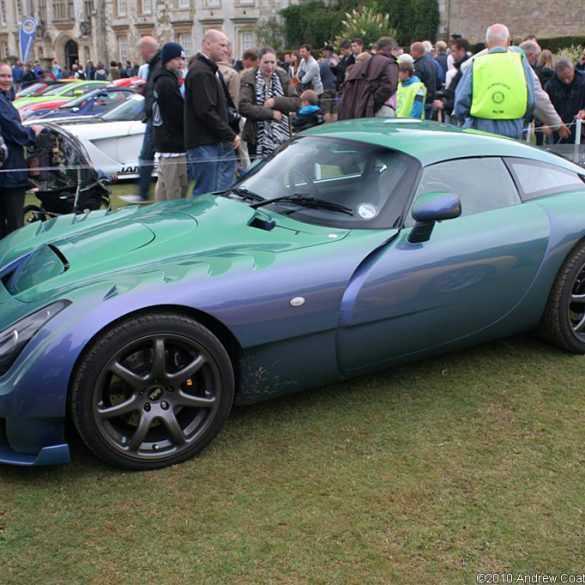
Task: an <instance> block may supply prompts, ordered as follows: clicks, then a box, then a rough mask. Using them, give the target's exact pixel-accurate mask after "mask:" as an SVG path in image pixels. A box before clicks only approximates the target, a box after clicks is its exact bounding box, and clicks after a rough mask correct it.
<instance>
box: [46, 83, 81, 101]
mask: <svg viewBox="0 0 585 585" xmlns="http://www.w3.org/2000/svg"><path fill="white" fill-rule="evenodd" d="M77 85H79V88H80V89H82V87H81V84H78V83H77V82H74V83H66V84H64V85H63V84H59V85H57V86H56V87H52V88H51V89H48V90H47V91H44V92H43V97H44V96H46V95H61V93H65V92H66V91H69V90H70V89H73V88H74V87H76V86H77Z"/></svg>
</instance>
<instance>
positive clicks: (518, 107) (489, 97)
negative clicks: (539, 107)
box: [470, 51, 528, 120]
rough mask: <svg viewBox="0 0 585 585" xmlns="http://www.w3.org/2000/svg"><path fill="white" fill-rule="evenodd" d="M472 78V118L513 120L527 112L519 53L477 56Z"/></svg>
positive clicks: (525, 89) (524, 80)
mask: <svg viewBox="0 0 585 585" xmlns="http://www.w3.org/2000/svg"><path fill="white" fill-rule="evenodd" d="M472 81H473V87H472V94H471V96H472V97H471V111H470V114H471V116H473V117H474V118H484V119H486V120H516V119H517V118H522V117H523V116H524V114H526V109H527V104H528V87H527V85H526V78H525V77H524V68H523V66H522V55H521V54H520V53H517V52H515V51H506V52H505V53H488V54H487V55H482V56H481V57H476V58H475V59H474V60H473V80H472Z"/></svg>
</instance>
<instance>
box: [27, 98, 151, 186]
mask: <svg viewBox="0 0 585 585" xmlns="http://www.w3.org/2000/svg"><path fill="white" fill-rule="evenodd" d="M143 116H144V98H143V97H142V96H141V95H139V94H136V95H134V96H132V97H131V98H130V99H129V100H127V101H126V102H124V103H123V104H121V105H120V106H118V107H117V108H115V109H113V110H111V111H109V112H107V113H106V114H104V115H103V116H99V117H95V118H88V117H84V118H62V119H59V118H52V119H50V120H47V121H46V122H45V121H43V120H42V119H41V120H35V121H34V122H31V124H32V123H34V124H53V125H57V126H59V127H60V128H61V129H62V130H65V131H66V132H67V133H70V134H72V135H73V136H74V137H76V138H77V139H78V140H79V141H80V142H81V143H82V144H83V146H84V147H85V149H86V150H87V154H88V155H89V158H90V160H91V162H92V163H93V165H94V166H95V168H96V169H97V170H101V171H103V172H104V173H105V174H106V175H117V177H118V179H134V178H136V177H138V166H139V165H138V155H139V154H140V149H141V147H142V140H143V138H144V130H145V128H146V124H144V123H143V122H142V119H143ZM155 167H156V163H155Z"/></svg>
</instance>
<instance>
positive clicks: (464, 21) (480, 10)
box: [439, 0, 585, 43]
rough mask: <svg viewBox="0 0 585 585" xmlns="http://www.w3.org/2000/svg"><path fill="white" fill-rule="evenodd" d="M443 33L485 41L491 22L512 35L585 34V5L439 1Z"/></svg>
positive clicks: (570, 0)
mask: <svg viewBox="0 0 585 585" xmlns="http://www.w3.org/2000/svg"><path fill="white" fill-rule="evenodd" d="M439 10H440V12H441V26H440V31H439V32H440V33H441V34H442V35H446V36H448V34H451V33H459V34H462V35H463V36H464V37H465V38H467V39H469V40H470V41H471V42H473V43H477V42H482V41H483V40H484V38H485V31H486V29H487V27H488V26H490V24H494V23H495V22H501V23H503V24H505V25H507V26H508V28H509V29H510V33H511V34H512V37H513V38H515V39H516V38H525V37H526V36H527V35H530V34H534V35H536V37H537V38H542V39H550V38H555V37H566V36H584V35H585V4H584V3H583V0H563V2H560V1H556V2H555V1H551V0H531V1H530V2H526V1H523V2H518V1H516V2H511V1H509V2H502V1H501V0H439Z"/></svg>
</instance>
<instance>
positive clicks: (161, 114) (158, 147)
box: [152, 43, 188, 201]
mask: <svg viewBox="0 0 585 585" xmlns="http://www.w3.org/2000/svg"><path fill="white" fill-rule="evenodd" d="M184 60H185V53H184V52H183V48H182V47H181V45H179V44H178V43H166V44H165V45H164V46H163V48H162V51H161V62H160V65H159V66H158V67H157V68H156V70H155V71H154V73H153V84H154V91H153V98H154V102H153V106H152V127H153V139H154V150H155V152H158V153H159V166H158V181H157V183H156V190H155V193H154V198H155V201H168V200H171V199H181V198H184V197H185V196H186V195H187V187H188V179H187V154H186V151H185V138H184V134H183V127H184V124H183V109H184V100H183V96H182V94H181V89H180V85H179V76H180V75H181V70H182V68H183V62H184Z"/></svg>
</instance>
